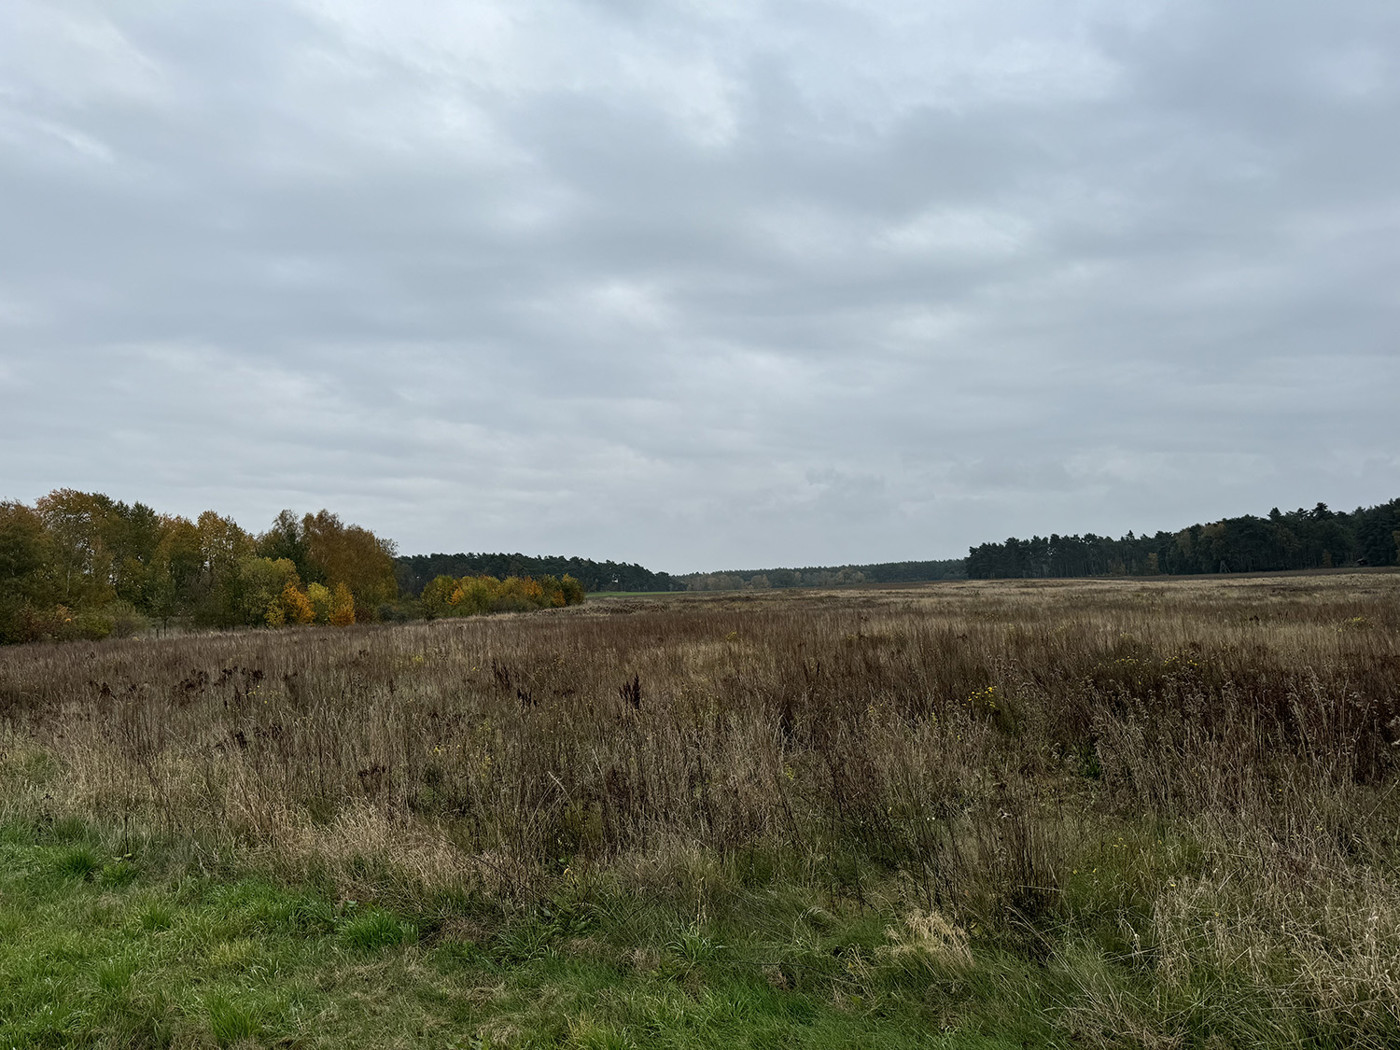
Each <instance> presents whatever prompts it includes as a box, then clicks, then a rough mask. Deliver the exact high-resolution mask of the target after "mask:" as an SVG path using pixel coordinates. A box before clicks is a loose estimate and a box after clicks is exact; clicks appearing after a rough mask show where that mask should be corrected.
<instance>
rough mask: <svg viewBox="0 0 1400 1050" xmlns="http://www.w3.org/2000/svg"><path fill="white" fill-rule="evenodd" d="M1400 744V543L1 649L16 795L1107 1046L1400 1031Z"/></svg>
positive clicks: (858, 999) (186, 846)
mask: <svg viewBox="0 0 1400 1050" xmlns="http://www.w3.org/2000/svg"><path fill="white" fill-rule="evenodd" d="M1398 771H1400V574H1397V573H1390V572H1381V571H1373V572H1359V573H1351V574H1332V575H1325V576H1298V577H1286V578H1285V577H1251V578H1240V579H1230V578H1225V579H1198V580H1189V579H1185V580H1183V579H1174V580H1152V581H1141V580H1111V581H1110V580H1105V581H1072V582H1025V583H1019V582H997V583H986V582H965V583H943V584H937V585H931V586H926V587H909V588H882V589H880V590H871V591H849V590H843V591H839V592H813V591H799V592H784V593H777V594H772V595H762V596H757V595H754V596H750V595H732V596H702V595H678V596H668V597H665V598H656V599H643V598H615V599H610V600H609V601H607V602H598V603H591V604H588V605H584V606H582V607H577V608H571V609H562V610H557V611H553V612H547V613H539V614H524V615H518V616H499V617H489V618H479V619H469V620H451V621H438V622H434V623H427V624H415V625H406V626H385V627H357V628H352V629H347V630H334V629H329V628H325V629H322V628H306V629H298V630H289V631H281V632H276V633H274V632H245V633H230V634H221V635H192V636H187V637H180V638H169V639H134V640H126V641H108V642H103V643H97V644H94V643H75V644H67V645H35V646H26V647H17V648H12V649H8V650H5V651H3V652H0V813H3V815H4V816H5V818H6V819H7V820H9V821H10V822H11V823H12V824H14V825H15V826H23V827H27V828H35V829H40V831H42V829H44V828H50V827H54V826H59V825H61V824H62V823H63V822H64V821H65V820H71V819H73V818H77V819H79V820H81V821H83V822H85V826H87V827H89V828H91V829H94V830H93V831H92V832H91V833H92V834H94V835H98V836H99V837H101V836H103V835H105V836H107V838H106V839H105V840H103V841H109V842H112V843H118V842H121V843H130V842H133V841H137V840H139V841H142V842H157V841H159V842H162V843H166V844H171V843H174V844H179V845H178V849H177V848H176V847H174V846H169V847H168V849H175V850H176V852H180V851H183V853H181V855H182V856H185V857H187V858H193V859H192V860H190V863H198V864H201V865H203V866H204V868H205V869H206V870H213V869H214V868H215V867H217V865H224V866H225V867H229V869H230V870H233V869H236V870H238V871H240V872H257V873H262V875H264V876H266V877H268V878H272V879H274V880H279V884H284V885H297V884H302V883H308V882H314V883H315V884H316V885H318V886H322V887H328V889H327V892H328V893H330V895H331V896H332V897H335V898H338V899H352V900H358V901H365V900H372V901H376V902H378V904H379V905H382V906H383V907H385V908H388V909H399V910H400V911H401V912H402V911H405V910H410V911H411V910H413V909H415V908H417V909H418V911H419V912H421V911H422V909H423V908H424V907H426V906H427V905H426V904H425V902H431V906H432V908H433V909H435V911H434V912H433V914H434V915H435V916H436V919H434V923H435V926H434V929H435V930H436V931H437V932H436V933H435V935H434V936H435V937H438V938H445V939H447V940H452V939H454V938H455V939H457V940H459V941H461V942H463V943H477V944H485V943H491V938H492V937H499V936H502V935H503V933H502V931H505V930H507V928H511V929H514V928H516V927H512V926H511V923H513V922H516V919H517V918H518V917H519V916H520V915H524V914H527V913H529V914H534V915H538V914H540V909H541V908H546V909H547V908H548V907H550V906H551V905H550V902H556V904H557V902H558V901H559V900H561V899H563V898H566V897H567V898H568V899H570V900H574V901H581V900H586V899H588V898H589V896H590V895H593V896H596V897H598V898H599V899H601V898H602V897H605V896H606V897H607V898H608V899H610V900H627V899H630V900H635V901H638V902H647V905H648V906H656V905H665V906H668V907H672V908H673V909H674V910H675V913H676V914H678V915H682V914H688V915H692V916H694V917H695V918H694V921H693V922H692V923H691V924H690V932H691V934H693V936H694V937H696V938H699V939H700V940H699V942H698V943H701V944H702V946H703V944H704V943H711V942H714V943H718V942H717V941H715V940H714V936H717V935H714V936H712V933H713V930H726V929H727V930H729V931H730V935H729V940H730V942H731V944H732V945H733V947H732V949H731V951H730V954H729V957H728V959H727V962H726V963H725V965H727V966H731V967H733V966H744V965H752V967H753V968H754V969H755V973H756V974H758V975H759V976H760V977H761V978H762V979H763V980H766V981H767V984H768V986H769V987H772V988H776V989H783V988H788V989H791V990H792V992H793V994H798V993H801V994H803V995H805V996H808V997H809V998H810V999H812V1000H813V1001H820V1002H821V1003H823V1004H825V1006H830V1007H831V1008H832V1009H836V1010H854V1011H856V1013H857V1014H859V1013H860V1011H861V1010H867V1011H871V1010H878V1003H877V1002H872V997H873V999H874V1000H878V999H879V997H880V996H881V995H882V994H889V995H890V996H892V997H897V998H900V999H901V1001H902V1002H906V1003H907V1004H912V1005H911V1006H910V1009H912V1010H914V1011H915V1013H914V1016H917V1017H922V1018H924V1019H925V1020H926V1021H927V1023H928V1025H929V1032H935V1031H936V1032H941V1033H943V1034H944V1035H945V1036H946V1035H948V1033H957V1032H962V1033H964V1034H966V1033H968V1032H972V1033H977V1032H981V1033H982V1034H984V1035H988V1033H991V1034H990V1035H988V1038H991V1037H992V1036H994V1035H995V1033H996V1032H997V1031H1000V1029H999V1028H998V1027H997V1024H993V1023H992V1021H990V1020H987V1018H989V1017H992V1016H993V1014H995V1013H996V1011H997V1010H1002V1011H1006V1010H1011V1011H1013V1012H1014V1010H1016V1009H1020V1010H1022V1012H1023V1013H1024V1014H1025V1015H1026V1018H1029V1019H1028V1020H1026V1019H1023V1020H1024V1023H1025V1024H1032V1025H1036V1024H1038V1025H1044V1026H1046V1027H1045V1028H1044V1032H1045V1033H1046V1034H1045V1035H1044V1037H1045V1038H1053V1039H1062V1040H1064V1041H1066V1042H1067V1043H1068V1042H1071V1041H1072V1042H1074V1043H1076V1044H1085V1045H1102V1046H1119V1045H1125V1046H1154V1047H1174V1046H1193V1045H1201V1046H1205V1045H1220V1046H1225V1045H1241V1044H1243V1043H1258V1044H1269V1045H1290V1046H1324V1045H1342V1044H1349V1045H1370V1046H1377V1047H1379V1046H1386V1045H1396V1043H1397V1042H1400V893H1398V892H1397V890H1398V889H1400V887H1397V864H1400V832H1398V831H1397V829H1400V798H1397V795H1396V785H1397V772H1398ZM37 833H39V832H36V834H37ZM113 848H115V846H114V847H113ZM216 862H217V863H216ZM799 899H800V900H801V901H804V902H806V903H805V904H804V907H805V908H807V909H809V911H810V914H808V912H801V911H800V912H799V913H800V914H802V915H807V918H806V919H804V920H803V921H801V922H798V921H796V920H794V919H793V918H792V916H791V915H789V913H788V911H786V910H784V909H785V908H788V906H789V905H788V903H784V904H782V905H781V906H780V905H779V904H778V903H774V902H779V901H783V902H789V903H790V902H791V901H793V900H799ZM532 909H533V911H532ZM811 909H815V910H811ZM822 915H825V916H827V918H824V919H823V918H820V916H822ZM513 916H514V917H515V918H512V917H513ZM812 916H818V918H815V919H813V918H812ZM823 923H825V924H826V926H825V927H824V926H823ZM843 923H844V924H846V925H845V926H843ZM851 923H855V924H857V925H858V924H860V923H865V924H866V926H864V927H861V928H867V927H869V924H870V923H874V924H875V926H876V927H878V929H879V930H880V931H882V932H881V935H880V939H881V943H878V944H872V943H867V942H862V941H860V939H859V938H855V939H854V940H851V941H850V943H848V944H846V945H845V946H844V947H842V945H841V944H839V943H836V942H839V941H840V940H841V937H840V935H839V931H840V929H842V928H851V929H854V928H855V927H854V926H851V925H850V924H851ZM707 931H710V932H707ZM746 931H747V932H746ZM804 931H806V932H804ZM614 933H615V934H616V933H617V931H616V930H615V931H614ZM747 935H752V937H755V938H758V939H759V940H761V941H762V942H763V944H765V945H767V946H768V948H771V949H772V951H768V949H767V948H766V949H765V951H766V952H767V953H768V955H771V956H772V958H766V959H765V958H759V956H760V955H763V954H764V952H757V951H755V953H750V955H752V958H750V956H748V955H745V953H744V951H743V950H742V945H740V944H737V943H736V942H737V941H738V940H739V939H741V938H742V937H743V936H747ZM561 936H563V935H561ZM706 938H710V941H706ZM577 939H578V938H575V940H577ZM604 939H605V940H606V938H604ZM614 939H615V940H616V942H617V947H616V953H617V959H615V960H613V963H612V964H615V965H618V966H621V965H623V963H624V961H625V960H626V959H633V960H634V961H635V959H636V958H641V957H643V956H645V953H646V952H648V951H651V950H652V948H650V947H649V946H648V945H647V944H646V943H641V942H642V941H644V940H645V938H644V937H642V935H641V934H639V935H638V943H637V944H635V945H632V946H631V947H630V948H629V947H627V946H626V945H625V940H626V938H625V936H621V935H618V936H616V937H614ZM567 941H568V938H567V937H566V938H565V942H567ZM561 943H564V942H561ZM668 943H670V942H668ZM676 943H683V942H676ZM754 943H758V942H757V941H755V942H754ZM628 952H631V953H632V954H631V955H628V954H627V953H628ZM637 952H641V953H643V955H642V956H637V955H636V953H637ZM775 952H776V954H774V953H775ZM746 960H747V961H746ZM774 960H777V961H774ZM712 962H713V961H712ZM914 962H917V965H914ZM612 964H610V965H612ZM713 965H719V963H718V962H713ZM862 982H864V983H862ZM856 988H859V989H860V991H858V992H857V991H853V989H856ZM1014 989H1021V991H1019V992H1017V991H1014ZM882 990H883V991H882ZM999 1001H1000V1002H999ZM853 1002H854V1003H856V1004H857V1005H854V1006H853V1005H852V1003H853ZM1008 1003H1010V1004H1011V1005H1007V1004H1008ZM860 1004H863V1005H860ZM1017 1004H1019V1005H1017ZM979 1011H981V1013H979ZM984 1015H985V1016H984ZM997 1016H1001V1015H1000V1014H998V1015H997ZM0 1017H3V1013H0ZM979 1017H981V1018H983V1019H982V1020H979ZM1004 1020H1005V1018H1004ZM619 1023H620V1022H619ZM1000 1023H1001V1022H998V1024H1000ZM1017 1023H1020V1022H1017ZM1005 1024H1007V1025H1012V1027H1014V1024H1013V1023H1012V1021H1009V1020H1006V1021H1005ZM1008 1030H1009V1029H1008ZM618 1032H619V1033H620V1035H619V1036H618V1038H620V1039H623V1042H622V1043H620V1044H618V1045H628V1041H629V1040H630V1041H631V1043H633V1044H637V1045H653V1043H654V1045H667V1044H666V1043H665V1042H664V1041H662V1042H656V1041H655V1040H653V1041H651V1042H649V1041H648V1038H642V1037H641V1036H639V1035H638V1034H637V1032H636V1031H632V1030H629V1029H627V1028H626V1026H625V1025H623V1026H622V1027H621V1028H619V1029H618ZM530 1038H534V1037H533V1036H531V1037H529V1038H526V1036H524V1035H520V1032H519V1031H517V1032H516V1035H515V1036H510V1037H509V1038H507V1037H502V1039H501V1040H500V1042H502V1043H503V1044H504V1045H510V1043H511V1039H517V1041H519V1042H520V1045H535V1044H531V1043H530V1041H529V1040H530ZM930 1038H931V1036H930ZM559 1042H560V1043H561V1044H567V1042H568V1040H567V1039H566V1038H564V1037H560V1040H559ZM538 1045H546V1044H545V1043H539V1044H538ZM579 1045H582V1044H579ZM677 1045H679V1044H677Z"/></svg>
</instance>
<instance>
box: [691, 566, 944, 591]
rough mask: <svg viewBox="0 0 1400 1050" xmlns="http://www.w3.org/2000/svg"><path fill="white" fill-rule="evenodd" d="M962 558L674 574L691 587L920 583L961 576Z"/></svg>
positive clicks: (736, 588) (729, 588) (724, 588)
mask: <svg viewBox="0 0 1400 1050" xmlns="http://www.w3.org/2000/svg"><path fill="white" fill-rule="evenodd" d="M966 576H967V573H966V570H965V569H964V567H963V559H961V558H947V559H944V560H942V561H887V562H877V563H875V564H872V565H832V566H808V567H807V568H802V569H743V570H732V571H728V572H694V573H689V574H687V575H684V576H677V577H676V579H677V580H683V581H684V582H685V585H686V587H687V588H688V589H689V590H692V591H741V590H743V591H766V590H770V589H773V588H785V587H840V586H842V585H850V584H858V583H924V582H928V581H931V580H961V579H965V578H966Z"/></svg>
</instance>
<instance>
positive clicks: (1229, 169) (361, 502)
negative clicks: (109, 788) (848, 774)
mask: <svg viewBox="0 0 1400 1050" xmlns="http://www.w3.org/2000/svg"><path fill="white" fill-rule="evenodd" d="M5 20H6V21H7V22H9V28H8V30H7V31H5V32H0V229H3V230H4V232H5V236H4V237H3V238H0V399H3V403H4V404H5V405H6V410H5V411H4V413H3V414H0V460H2V461H3V467H0V483H2V484H3V491H0V497H9V498H22V499H33V498H34V497H35V496H37V495H40V494H42V493H43V492H46V491H48V490H49V489H50V488H53V487H57V486H60V485H70V486H73V487H80V488H88V489H98V490H101V491H105V492H108V493H109V494H110V495H112V496H114V497H116V498H124V499H128V500H134V499H140V500H143V501H145V502H147V503H150V504H152V505H154V506H157V507H158V508H160V509H170V510H177V511H181V512H184V513H195V512H197V511H198V510H200V509H202V508H204V507H217V508H219V509H220V510H223V511H226V512H231V513H233V514H235V516H237V517H238V518H239V519H240V521H242V522H243V523H244V524H245V525H246V526H248V527H251V528H261V527H263V526H264V525H265V524H266V523H267V522H268V521H270V520H271V518H272V516H273V515H274V514H275V513H276V511H277V510H278V509H280V508H281V507H283V506H292V507H295V508H298V509H313V508H316V507H320V506H323V505H324V506H329V507H331V508H333V509H336V510H338V511H340V512H341V513H342V514H343V515H344V516H345V517H347V518H348V519H351V520H355V521H358V522H360V523H362V524H365V525H367V526H369V527H371V528H373V529H375V530H376V531H377V532H380V533H382V534H386V535H390V536H393V537H396V538H397V539H398V540H399V541H400V544H401V547H402V548H403V549H404V550H406V551H410V552H412V551H429V550H460V549H472V550H483V549H488V550H497V549H508V550H517V549H519V550H524V551H527V552H557V553H567V554H582V555H588V556H595V557H612V558H619V559H626V560H629V561H641V562H643V563H645V564H648V565H649V566H652V567H655V568H664V569H669V570H673V571H685V570H690V569H715V568H723V567H737V566H757V565H769V564H803V563H834V562H849V561H876V560H885V559H894V558H926V557H943V556H956V555H957V554H959V553H961V552H962V551H963V550H965V548H966V547H967V545H968V544H970V543H976V542H980V541H982V540H985V539H996V538H1002V537H1005V536H1006V535H1008V534H1013V533H1014V534H1029V533H1030V532H1032V531H1039V532H1049V531H1051V530H1052V529H1053V530H1056V531H1061V532H1070V531H1081V530H1085V529H1093V530H1095V531H1101V532H1121V531H1125V530H1126V529H1129V528H1134V529H1138V530H1141V529H1144V528H1148V529H1152V528H1157V527H1171V526H1174V525H1180V524H1186V523H1189V522H1191V521H1195V520H1199V519H1202V518H1209V517H1212V516H1221V515H1225V514H1233V513H1242V512H1246V511H1262V510H1266V509H1268V507H1269V506H1271V505H1274V504H1279V505H1282V506H1285V507H1289V506H1296V505H1300V504H1309V505H1310V504H1311V503H1313V502H1316V501H1317V500H1319V499H1322V500H1326V501H1328V502H1330V503H1333V504H1335V505H1338V506H1343V507H1350V506H1354V505H1357V504H1361V503H1368V504H1369V503H1373V502H1379V501H1382V500H1386V499H1390V498H1393V497H1395V496H1396V495H1400V423H1397V418H1398V417H1400V412H1397V411H1396V409H1395V402H1396V400H1397V394H1398V393H1400V347H1397V333H1400V292H1397V288H1400V280H1397V278H1400V139H1397V136H1396V135H1395V134H1394V129H1395V128H1396V127H1397V126H1400V119H1398V118H1400V64H1398V63H1397V58H1396V56H1398V55H1400V12H1397V11H1396V9H1395V7H1394V5H1393V4H1390V3H1385V2H1380V0H1377V2H1365V0H1343V2H1340V3H1337V4H1332V5H1327V6H1326V7H1323V6H1321V5H1314V4H1293V3H1278V2H1268V3H1265V2H1262V0H1259V2H1243V3H1237V4H1228V5H1221V4H1209V3H1204V2H1199V3H1191V2H1188V3H1180V2H1175V3H1166V2H1165V0H1162V2H1145V0H1144V2H1136V3H1126V4H1125V3H1122V2H1121V0H1115V2H1113V3H1108V2H1102V3H1099V2H1090V0H1081V2H1077V3H1068V4H1067V3H1048V2H1038V0H1037V2H1031V0H1014V2H1011V3H1006V4H997V5H990V6H989V5H968V4H962V3H951V2H947V3H932V4H930V3H927V2H922V0H921V2H919V3H913V2H909V3H902V2H895V0H891V2H887V3H881V4H875V5H872V4H868V3H854V2H850V3H842V2H835V0H832V2H826V3H804V4H795V3H791V2H778V0H773V2H769V3H752V2H745V3H737V2H734V3H729V2H718V3H716V2H706V3H703V4H702V3H699V2H698V0H697V2H685V0H673V2H670V3H652V2H649V3H637V2H632V0H575V2H573V3H565V2H554V3H549V2H535V0H501V2H498V3H497V2H486V0H483V2H479V3H473V4H469V5H453V4H441V3H436V4H434V3H422V2H414V0H406V2H404V3H400V4H395V5H384V4H378V3H371V2H368V0H335V2H330V0H326V2H315V0H305V2H292V0H285V2H273V0H269V2H265V3H254V4H247V3H233V2H231V0H226V2H217V0H216V2H211V3H206V4H199V5H194V6H191V7H189V8H179V9H176V8H169V7H167V6H166V5H154V6H153V5H147V4H137V3H101V4H98V3H91V4H78V3H60V4H54V3H51V2H47V0H14V2H13V3H12V4H11V5H9V7H8V8H7V13H6V15H5Z"/></svg>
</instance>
